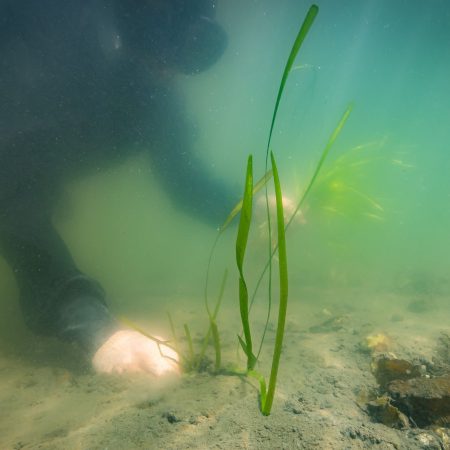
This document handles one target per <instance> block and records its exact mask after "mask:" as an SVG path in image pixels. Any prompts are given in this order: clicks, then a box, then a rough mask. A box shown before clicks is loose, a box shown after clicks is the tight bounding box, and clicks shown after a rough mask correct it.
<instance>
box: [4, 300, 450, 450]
mask: <svg viewBox="0 0 450 450" xmlns="http://www.w3.org/2000/svg"><path fill="white" fill-rule="evenodd" d="M308 296H310V297H311V299H312V298H314V296H317V293H314V292H309V293H306V294H305V297H306V298H305V299H302V301H301V302H300V301H298V302H296V301H295V300H296V299H291V300H290V309H289V318H288V321H287V327H286V335H285V345H284V351H283V355H282V360H281V366H280V372H279V379H278V386H277V391H276V396H275V401H274V406H273V409H272V414H271V415H270V416H269V417H264V416H262V415H261V413H260V412H259V409H258V391H257V384H256V383H255V382H254V381H253V380H249V379H247V380H245V379H241V378H239V377H237V376H230V375H215V376H213V375H210V374H208V373H201V374H186V375H183V376H182V378H181V379H180V380H164V381H158V380H155V379H153V378H151V377H146V376H131V377H127V378H124V377H116V376H99V375H95V374H93V373H92V372H91V371H90V370H89V369H87V368H81V369H80V368H79V365H78V360H77V353H76V351H73V350H72V349H71V347H64V346H63V349H64V354H65V355H64V358H60V357H55V356H54V355H55V352H56V353H58V351H61V344H57V343H55V342H49V341H47V340H33V342H32V343H30V344H29V349H28V351H27V352H25V354H18V352H11V351H9V352H6V353H5V352H3V353H0V405H1V409H0V449H2V450H3V449H5V450H6V449H8V450H9V449H11V450H12V449H14V450H18V449H49V450H53V449H54V450H61V449H64V450H72V449H92V450H94V449H99V450H100V449H103V450H106V449H108V450H115V449H117V450H119V449H167V450H169V449H174V450H175V449H180V450H182V449H190V448H191V449H271V450H272V449H339V450H340V449H366V448H377V449H402V450H414V449H450V442H448V441H446V438H445V436H446V434H445V433H446V432H447V431H448V428H447V429H446V428H445V426H446V425H445V424H444V426H443V427H441V431H442V430H444V434H442V433H441V434H439V433H436V432H435V431H434V430H431V429H421V428H418V427H415V426H410V427H408V428H404V429H394V428H390V427H388V426H386V425H383V424H382V423H377V422H375V421H374V420H373V418H371V417H370V416H369V415H368V413H367V408H366V407H365V405H364V402H363V401H362V398H364V396H366V393H367V392H375V391H376V389H377V388H378V383H377V381H376V379H375V377H374V375H373V373H372V370H371V361H372V355H371V353H370V351H367V348H365V343H366V337H367V336H369V335H374V334H378V333H382V334H383V335H386V336H387V337H388V342H389V351H390V352H391V354H395V356H396V357H398V358H405V359H409V360H414V361H421V362H425V363H427V362H429V364H433V361H436V359H437V358H441V359H442V357H443V355H442V354H438V351H439V347H438V341H439V336H442V334H443V333H444V334H446V333H449V331H450V325H449V323H450V320H449V318H450V307H449V299H448V298H439V299H435V301H434V302H433V304H432V307H430V308H427V309H426V311H425V312H414V311H411V309H410V307H409V305H410V303H411V299H410V298H408V297H407V296H395V295H392V294H386V293H380V294H373V293H372V294H371V296H370V298H368V297H367V295H364V296H363V294H358V293H357V292H352V293H348V292H345V291H344V292H341V293H333V294H331V293H329V292H328V293H322V294H321V301H320V302H312V301H311V300H309V301H308ZM338 300H339V301H338ZM232 306H236V305H230V306H227V305H226V304H225V305H224V306H223V310H222V312H221V315H220V320H219V327H220V330H221V336H222V341H223V361H224V364H227V363H228V362H230V363H234V364H238V365H240V367H243V366H244V365H245V363H244V360H243V359H242V356H241V357H240V360H239V357H238V356H237V351H236V333H237V332H238V331H239V330H238V329H236V326H237V325H236V324H238V323H239V322H238V321H236V316H235V315H234V314H235V313H236V311H235V310H236V308H235V307H234V308H232ZM174 310H175V311H176V312H174V314H173V316H174V321H175V323H178V324H180V329H181V325H182V323H183V322H188V323H190V324H191V328H192V329H193V330H196V329H199V330H200V329H201V327H200V324H201V322H199V318H198V316H200V314H199V312H198V311H193V310H192V308H191V309H190V308H183V307H180V308H174ZM201 312H202V314H201V315H202V316H203V311H201ZM264 315H265V312H264V309H261V310H255V311H254V317H255V325H254V327H255V329H258V327H259V329H261V327H262V324H263V321H264ZM161 317H164V315H163V314H162V315H161ZM164 320H166V319H165V318H164ZM202 320H204V318H203V317H202ZM140 324H141V325H144V326H145V322H144V323H143V322H140ZM202 325H205V323H204V322H203V323H202ZM274 337H275V330H274V329H273V327H269V330H268V334H267V341H266V345H265V347H264V350H263V353H262V357H261V366H260V368H259V370H261V371H262V372H263V373H265V374H267V373H268V371H269V369H270V361H271V351H272V344H273V342H274ZM198 338H200V335H198ZM72 353H73V354H72ZM210 353H211V356H212V355H213V352H212V351H211V352H210ZM441 363H444V364H449V366H450V361H441ZM449 415H450V406H449ZM447 426H448V425H447Z"/></svg>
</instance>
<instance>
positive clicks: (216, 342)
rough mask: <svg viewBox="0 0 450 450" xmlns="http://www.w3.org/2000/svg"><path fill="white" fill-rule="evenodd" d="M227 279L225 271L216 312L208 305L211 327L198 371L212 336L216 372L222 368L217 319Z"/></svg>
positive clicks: (200, 356) (198, 364) (201, 354)
mask: <svg viewBox="0 0 450 450" xmlns="http://www.w3.org/2000/svg"><path fill="white" fill-rule="evenodd" d="M227 278H228V270H225V272H224V274H223V277H222V283H221V284H220V290H219V296H218V298H217V302H216V306H215V308H214V312H213V313H212V314H211V311H210V309H209V307H208V303H206V312H207V313H208V319H209V327H208V331H207V332H206V335H205V338H204V339H203V344H202V348H201V351H200V355H199V357H198V361H197V370H198V369H199V368H200V365H201V363H202V361H203V358H204V357H205V353H206V349H207V347H208V344H209V339H210V337H211V334H212V338H213V344H214V349H215V352H216V364H215V365H216V372H217V371H218V370H219V369H218V368H217V367H219V368H220V364H221V362H220V359H221V345H220V338H219V330H218V327H217V322H216V317H217V314H218V313H219V309H220V305H221V304H222V298H223V293H224V292H225V285H226V283H227ZM213 328H215V332H214V329H213Z"/></svg>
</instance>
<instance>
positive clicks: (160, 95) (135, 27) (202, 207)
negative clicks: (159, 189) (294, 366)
mask: <svg viewBox="0 0 450 450" xmlns="http://www.w3.org/2000/svg"><path fill="white" fill-rule="evenodd" d="M214 7H215V5H214V2H213V1H212V0H165V1H159V0H129V1H126V0H77V1H75V0H72V1H70V0H69V1H61V0H39V1H38V0H0V246H1V247H0V251H1V254H2V255H3V256H4V257H5V258H6V260H7V262H8V263H9V264H10V266H11V267H12V269H13V271H14V274H15V276H16V279H17V282H18V285H19V289H20V302H21V307H22V311H23V314H24V317H25V320H26V322H27V324H28V325H29V327H30V328H32V329H33V330H34V331H36V332H38V333H40V334H47V335H55V336H58V337H60V338H62V339H66V340H75V341H78V342H79V343H80V344H81V345H82V346H83V347H85V348H86V349H87V350H89V351H94V350H95V349H96V348H97V347H98V345H100V344H101V343H102V342H103V341H104V340H105V338H106V337H107V336H108V335H109V334H110V333H111V332H112V331H113V330H114V329H115V327H116V324H115V321H114V319H113V317H112V316H111V315H110V313H109V312H108V309H107V307H106V303H105V293H104V292H103V289H102V288H101V286H100V285H99V284H98V283H97V282H96V281H95V280H93V279H91V278H90V277H88V276H87V275H84V274H82V273H81V272H80V270H78V268H77V266H76V264H75V263H74V261H73V259H72V257H71V255H70V253H69V251H68V249H67V247H66V245H65V244H64V242H63V241H62V239H61V238H60V237H59V236H58V233H57V232H56V230H55V229H54V227H53V225H52V220H51V217H52V213H53V211H54V207H55V204H56V202H57V201H58V198H59V195H60V193H61V188H62V186H63V185H64V183H66V182H67V181H68V180H69V179H71V178H73V177H78V176H80V175H82V174H84V173H88V172H95V171H97V170H100V169H101V168H103V167H105V166H108V165H110V164H112V163H114V162H120V161H121V160H123V159H124V158H126V157H127V156H129V155H130V154H132V153H137V152H148V153H149V156H150V158H151V161H152V167H154V168H155V173H156V175H157V176H158V177H159V179H160V181H161V183H162V184H163V185H164V186H165V188H166V189H167V191H168V192H169V193H170V195H171V196H172V197H173V198H174V200H176V201H177V204H178V205H179V206H180V207H182V208H185V209H186V210H188V211H190V212H193V213H197V214H200V215H203V216H204V217H205V218H208V219H210V220H212V221H213V222H214V223H216V224H218V223H219V222H220V220H221V219H223V217H224V215H226V213H227V208H229V207H230V206H232V204H233V202H234V201H235V200H236V197H235V195H234V193H231V192H230V191H229V190H228V189H227V188H226V187H225V186H222V185H220V184H219V183H217V182H216V181H215V180H213V179H212V178H211V177H210V176H209V175H208V171H207V170H206V168H205V167H204V166H203V165H202V163H201V162H200V161H199V160H198V159H196V158H195V155H194V154H193V152H192V144H191V143H192V139H193V137H194V136H195V128H194V127H193V126H191V125H190V124H188V123H187V121H186V114H184V111H183V106H182V104H181V102H180V98H179V96H178V95H177V93H176V92H175V89H174V87H173V85H172V84H171V82H170V77H167V76H165V73H166V72H171V71H180V72H185V73H195V72H197V71H201V70H203V69H206V68H207V67H209V66H210V65H211V64H212V63H214V61H216V59H217V58H218V57H219V56H220V55H221V53H222V52H223V50H224V48H225V43H226V37H225V33H224V32H223V30H222V29H221V28H220V27H219V25H217V23H216V22H215V21H214V18H213V12H214ZM149 207H151V205H149ZM155 214H157V212H156V211H155Z"/></svg>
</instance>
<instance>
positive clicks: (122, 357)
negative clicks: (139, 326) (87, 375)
mask: <svg viewBox="0 0 450 450" xmlns="http://www.w3.org/2000/svg"><path fill="white" fill-rule="evenodd" d="M158 339H160V338H159V337H158ZM92 366H93V367H94V369H95V371H96V372H98V373H137V372H140V373H150V374H153V375H155V376H157V377H159V376H163V375H169V374H176V375H178V374H179V373H180V368H179V364H178V354H177V353H176V352H175V351H174V350H172V349H171V348H169V347H167V346H166V345H164V344H159V345H158V343H157V342H156V341H154V340H152V339H150V338H148V337H146V336H144V335H143V334H141V333H139V332H138V331H134V330H126V329H124V330H119V331H116V332H115V333H114V334H113V335H112V336H110V337H109V338H108V339H107V340H106V342H105V343H104V344H103V345H102V346H101V347H100V348H99V349H98V350H97V352H96V353H95V355H94V357H93V359H92Z"/></svg>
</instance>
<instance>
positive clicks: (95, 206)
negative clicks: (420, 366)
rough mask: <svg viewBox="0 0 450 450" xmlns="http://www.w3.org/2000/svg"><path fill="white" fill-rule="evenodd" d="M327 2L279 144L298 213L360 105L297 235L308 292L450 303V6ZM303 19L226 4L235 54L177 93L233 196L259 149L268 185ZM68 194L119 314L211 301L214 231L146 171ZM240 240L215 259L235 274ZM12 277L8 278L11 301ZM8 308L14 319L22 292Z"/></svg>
mask: <svg viewBox="0 0 450 450" xmlns="http://www.w3.org/2000/svg"><path fill="white" fill-rule="evenodd" d="M319 6H320V8H321V11H320V14H319V17H318V19H317V21H316V23H315V25H314V26H313V28H312V30H311V32H310V35H309V36H308V38H307V40H306V43H305V44H304V47H303V48H302V51H301V54H300V56H299V58H298V60H297V61H296V63H295V68H294V71H293V72H292V75H291V78H290V80H289V82H288V85H287V87H286V91H285V96H284V98H283V101H282V105H281V109H280V113H279V117H278V120H277V124H276V129H275V135H274V139H273V150H274V151H275V153H276V155H277V158H278V163H279V166H280V171H281V179H282V185H283V186H282V187H283V189H284V192H285V194H286V195H287V196H289V197H290V198H291V199H292V200H293V201H294V202H295V201H296V199H298V198H299V196H300V193H301V192H302V189H304V188H305V186H306V183H307V182H308V179H309V177H310V176H311V174H312V171H313V169H314V167H315V165H316V164H317V161H318V158H319V156H320V153H321V151H322V149H323V147H324V145H325V143H326V141H327V139H328V137H329V135H330V134H331V132H332V131H333V129H334V127H335V126H336V124H337V122H338V120H339V118H340V116H341V114H342V113H343V111H344V110H345V108H346V107H347V105H348V104H349V103H350V102H353V103H354V109H353V112H352V114H351V117H350V119H349V120H348V122H347V124H346V126H345V128H344V130H343V131H342V133H341V135H340V136H339V139H338V141H337V142H336V144H335V145H334V147H333V149H332V152H331V155H330V157H329V160H328V161H327V163H326V165H325V167H324V168H323V171H322V174H321V175H322V177H321V178H319V180H318V182H317V184H316V186H315V188H314V189H313V191H312V192H311V195H310V196H309V198H308V199H307V202H306V206H305V208H304V211H303V215H304V221H303V222H305V223H298V224H295V225H294V226H292V227H291V229H290V230H289V233H288V257H289V265H290V280H291V283H292V286H293V289H297V288H300V286H302V285H315V284H317V285H320V286H323V285H324V284H325V285H326V286H328V287H333V286H335V285H338V286H339V287H342V286H349V287H354V286H366V287H367V289H375V288H378V287H382V288H383V289H387V290H390V289H407V288H410V289H414V285H415V280H421V281H420V282H422V283H426V284H427V286H428V287H429V289H436V290H439V291H441V290H446V291H448V289H449V279H448V277H449V264H448V262H449V256H448V255H449V252H450V237H449V232H448V230H449V229H450V182H449V176H448V175H449V169H450V157H449V152H448V145H449V144H448V142H449V137H450V136H449V135H450V131H449V130H450V128H449V127H448V126H447V125H448V122H449V118H450V112H449V108H448V105H449V104H450V90H449V89H448V79H449V78H450V62H449V61H450V58H449V56H450V55H449V52H450V50H449V49H450V46H449V40H450V35H449V31H448V29H449V28H448V23H449V21H450V9H449V7H448V4H447V3H446V2H443V1H435V2H432V3H426V2H425V3H420V2H414V5H413V6H412V5H411V4H410V2H406V1H396V2H387V1H386V2H384V1H383V2H358V1H354V2H352V1H345V2H340V3H339V5H337V4H336V3H335V2H331V1H329V2H326V1H325V2H322V3H319ZM304 9H305V6H304V5H303V4H301V3H296V2H282V3H281V4H278V3H277V4H276V5H275V4H274V2H270V1H265V2H264V1H262V2H257V3H248V4H241V2H234V1H231V2H226V4H225V3H224V4H221V5H219V6H218V15H219V21H220V22H221V23H222V24H223V25H224V27H225V28H226V30H227V32H228V34H229V46H228V49H227V51H226V53H225V55H224V57H223V58H222V59H221V60H220V61H219V62H218V63H217V64H216V65H215V66H214V67H213V68H212V69H210V70H209V71H207V72H205V73H203V74H199V75H197V76H193V77H179V80H178V81H177V83H178V84H179V87H180V89H181V90H182V91H183V93H184V95H185V97H186V101H187V110H188V111H189V115H190V118H191V119H192V120H193V121H195V122H196V123H197V124H198V129H199V132H198V141H197V149H198V150H197V151H198V153H199V154H201V157H202V159H203V160H204V161H205V162H206V163H207V165H208V167H210V170H211V172H212V173H214V174H215V175H216V176H217V177H220V178H221V179H224V180H226V181H227V182H229V183H230V184H231V185H239V186H241V185H242V183H243V176H244V170H245V167H244V166H245V160H246V157H247V154H248V153H253V155H254V158H255V165H256V175H257V176H259V175H262V173H263V164H264V149H265V143H266V139H267V134H268V127H269V121H270V118H271V113H272V108H273V104H274V98H275V95H276V91H277V88H278V83H279V79H280V76H281V72H282V69H283V65H284V61H285V59H286V57H287V54H288V52H289V48H290V45H291V42H292V39H293V37H294V35H295V33H296V30H297V28H298V26H299V23H300V22H301V20H302V12H303V11H304ZM68 191H69V193H68V196H67V202H68V204H66V205H65V207H64V208H63V209H64V211H62V213H61V214H60V215H59V216H58V217H57V218H56V219H55V221H56V223H57V224H58V228H59V229H60V230H61V233H62V235H63V236H64V239H65V240H66V242H67V243H68V245H69V247H70V249H71V250H72V252H73V254H74V256H75V258H76V260H77V262H78V264H79V266H80V267H81V268H82V269H83V270H84V271H85V272H87V273H89V274H90V275H92V276H94V277H96V278H98V279H99V280H100V281H101V282H102V284H103V285H104V286H105V288H106V289H107V291H108V292H109V294H110V297H111V302H112V303H113V305H115V307H118V308H119V309H120V310H123V311H126V310H128V309H130V310H133V307H134V306H133V305H135V304H136V303H138V304H141V302H150V303H151V302H152V301H153V300H152V297H155V298H171V297H173V296H175V297H179V296H184V295H186V297H189V298H196V297H199V298H201V296H202V289H203V282H204V273H205V267H206V261H207V254H208V249H209V247H210V245H211V243H212V241H213V239H214V229H213V227H211V226H209V225H205V224H203V223H202V222H201V221H199V220H198V219H196V218H195V217H189V216H187V215H185V214H184V213H182V212H178V208H177V205H176V204H172V203H171V201H170V200H169V199H168V197H167V196H166V194H165V193H164V191H163V190H162V189H161V188H160V187H159V185H158V183H157V181H156V180H155V178H154V175H153V173H152V172H151V165H149V163H148V162H147V161H146V160H145V159H139V158H137V159H135V160H131V161H129V162H127V163H126V164H125V165H122V166H118V167H115V168H113V169H111V170H110V171H108V172H107V173H104V174H100V175H98V176H96V177H91V178H89V179H87V180H86V179H85V180H81V181H80V182H79V183H75V184H73V185H71V186H70V187H69V188H68ZM261 222H262V221H260V225H261ZM234 234H235V229H233V230H230V231H229V234H228V235H227V236H226V237H225V238H224V244H223V252H222V253H221V254H220V257H219V258H218V259H217V260H216V262H217V264H218V266H220V267H229V269H230V270H231V273H232V275H233V277H235V276H236V273H235V270H234V269H235V268H234V266H233V262H232V258H233V251H234V250H233V239H234ZM260 234H261V232H260V231H255V233H254V236H253V241H252V242H253V245H254V248H255V249H256V250H255V252H256V253H255V255H256V257H254V258H253V260H252V256H251V255H250V256H249V260H248V264H249V266H250V267H251V269H249V270H253V271H254V272H255V273H256V272H258V270H259V269H258V267H259V266H260V265H261V263H262V258H263V256H262V255H263V251H262V250H261V248H263V247H262V246H263V243H262V242H260V241H262V239H260V236H259V235H260ZM260 247H261V248H260ZM217 270H218V271H219V272H220V271H221V270H222V268H218V269H217ZM9 276H10V275H9V274H8V271H7V269H6V268H5V269H4V270H2V279H3V282H2V286H3V288H4V290H7V289H6V287H5V286H7V285H8V283H7V281H6V279H7V278H9ZM416 284H417V283H416ZM419 284H420V283H419ZM294 292H295V290H294ZM2 297H3V301H2V303H3V308H6V310H8V306H5V303H6V304H8V303H9V302H14V301H15V299H14V298H12V297H14V295H12V296H11V295H7V293H6V292H5V293H4V294H3V295H2Z"/></svg>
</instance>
